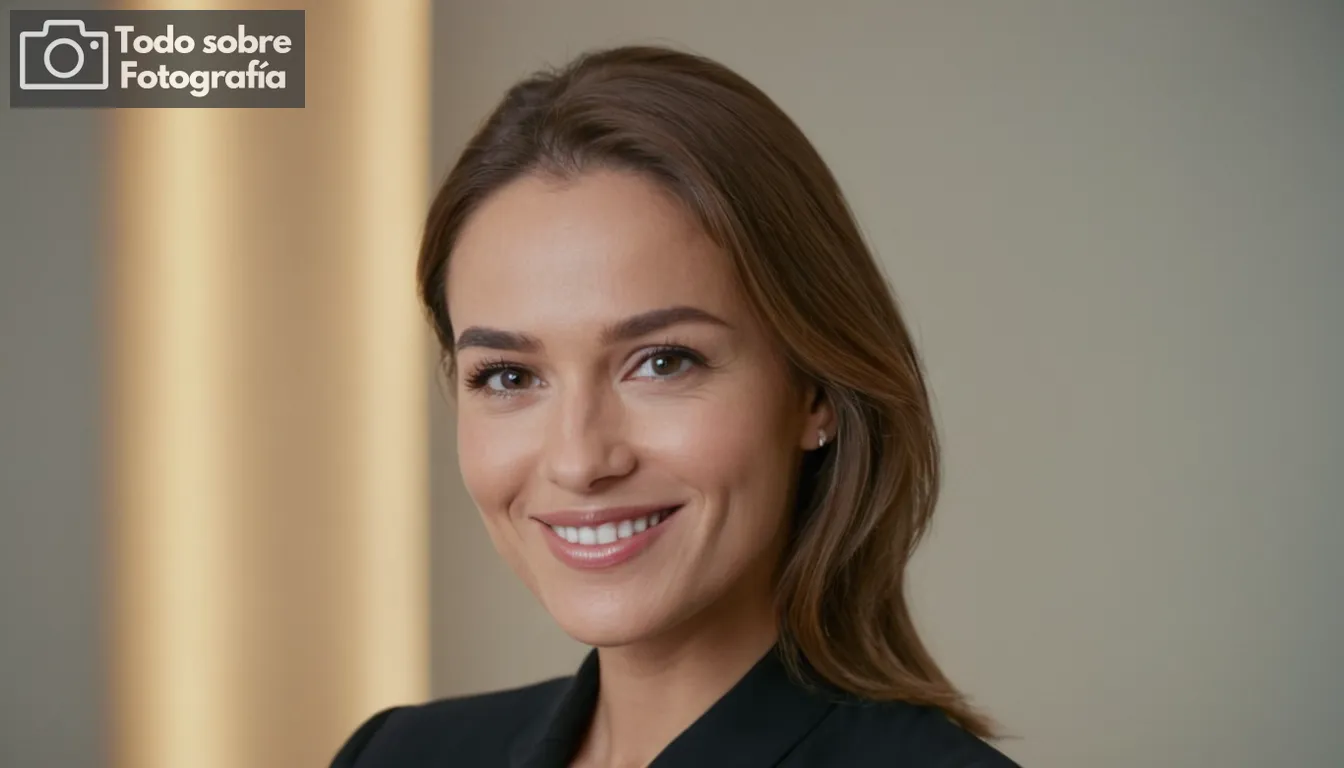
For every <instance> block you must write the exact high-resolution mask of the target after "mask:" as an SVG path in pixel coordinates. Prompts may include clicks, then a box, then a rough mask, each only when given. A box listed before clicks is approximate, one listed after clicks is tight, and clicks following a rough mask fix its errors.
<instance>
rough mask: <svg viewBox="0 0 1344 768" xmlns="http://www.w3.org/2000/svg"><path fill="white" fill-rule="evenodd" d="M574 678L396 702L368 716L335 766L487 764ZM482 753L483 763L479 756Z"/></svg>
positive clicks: (397, 767) (399, 767) (415, 767)
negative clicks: (399, 704)
mask: <svg viewBox="0 0 1344 768" xmlns="http://www.w3.org/2000/svg"><path fill="white" fill-rule="evenodd" d="M569 681H570V678H567V677H562V678H555V679H553V680H547V681H546V682H543V683H537V684H535V685H529V686H526V687H522V688H513V689H509V690H505V691H496V692H493V693H485V694H480V695H476V696H463V697H458V698H451V699H440V700H437V701H432V702H429V703H427V704H420V705H416V706H405V707H393V708H391V709H386V710H383V711H382V712H379V713H378V714H376V715H374V716H372V717H370V718H369V719H368V720H366V721H365V722H364V723H363V724H362V725H361V726H360V727H359V728H358V729H356V730H355V732H354V733H353V734H351V736H350V737H349V738H348V739H347V740H346V741H345V743H344V744H343V745H342V746H341V749H340V751H339V752H338V753H337V754H336V758H335V760H334V761H333V762H332V764H331V768H422V766H423V767H424V768H428V767H429V766H440V765H486V764H488V763H489V762H490V760H489V759H487V756H489V757H490V758H493V759H494V760H498V756H499V755H501V754H503V753H505V752H507V751H508V749H509V747H510V746H511V745H512V743H513V741H514V739H515V738H516V737H517V735H518V733H519V731H520V730H521V729H522V728H523V726H524V725H525V724H527V723H528V722H531V721H533V720H535V719H536V718H537V717H538V716H541V715H542V714H543V713H544V712H545V710H546V709H547V708H548V707H549V706H551V705H552V704H553V703H554V702H555V701H556V700H557V699H558V698H559V697H560V696H561V695H562V693H563V692H564V690H565V689H566V687H567V686H568V684H569ZM476 758H479V759H480V760H481V761H483V762H477V761H475V759H476Z"/></svg>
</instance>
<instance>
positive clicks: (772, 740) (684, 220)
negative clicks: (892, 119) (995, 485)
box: [335, 48, 1011, 768]
mask: <svg viewBox="0 0 1344 768" xmlns="http://www.w3.org/2000/svg"><path fill="white" fill-rule="evenodd" d="M419 278H420V285H421V290H422V299H423V301H424V303H425V305H426V307H427V309H428V312H429V315H430V318H431V320H432V322H433V324H434V327H435V330H436V332H437V334H438V337H439V340H440V342H441V343H442V346H443V349H444V352H445V362H446V363H447V366H446V370H447V371H448V373H449V375H450V376H451V377H452V380H453V382H454V386H455V389H456V400H457V413H458V419H457V423H458V442H459V455H460V456H461V470H462V476H463V478H464V480H465V482H466V486H467V489H468V491H469V492H470V494H471V496H472V498H473V500H474V501H475V503H476V505H477V507H478V508H479V510H480V513H481V516H482V519H483V521H484V523H485V526H486V529H487V530H488V532H489V534H490V537H491V539H492V541H493V543H494V545H495V547H496V548H497V549H498V551H499V553H500V554H501V556H503V557H504V558H505V559H506V560H507V561H508V563H509V564H510V565H511V566H512V567H513V569H514V570H515V571H516V572H517V573H518V575H519V576H520V577H521V578H522V580H523V581H524V582H525V583H526V584H527V586H528V587H529V588H530V589H531V590H532V592H533V593H535V594H536V596H537V598H538V599H539V600H540V602H541V603H542V605H544V606H545V608H546V610H547V611H548V612H549V613H550V614H551V616H553V617H554V619H555V620H556V622H558V623H559V625H560V626H561V627H562V628H563V629H564V630H565V631H566V632H567V633H569V634H570V635H572V636H573V637H575V638H577V639H578V640H580V641H582V642H584V643H587V644H589V645H591V646H593V647H594V651H593V652H592V653H591V654H590V655H589V657H588V659H587V661H586V662H585V663H584V664H583V666H582V667H581V668H580V670H579V671H578V673H577V674H576V675H575V676H574V677H572V678H565V679H562V680H555V681H550V682H547V683H541V684H538V685H535V686H532V687H529V688H523V689H519V690H515V691H509V692H505V693H498V694H492V695H487V696H479V697H469V698H462V699H452V700H445V701H440V702H435V703H432V704H427V705H421V706H413V707H412V706H408V707H403V708H398V709H394V710H390V711H387V712H383V713H380V714H379V715H377V716H375V717H373V718H371V719H370V720H369V721H368V722H367V723H366V724H365V725H364V726H363V727H361V728H360V729H359V731H358V732H357V733H356V734H354V735H353V736H352V737H351V738H350V739H349V741H348V742H347V743H346V744H345V746H344V747H343V748H342V750H341V751H340V754H339V755H338V756H337V758H336V761H335V765H336V766H341V767H349V766H358V767H359V768H418V767H420V766H426V767H427V766H431V765H436V766H438V765H472V766H478V765H479V766H486V765H490V766H494V765H513V766H601V767H607V766H643V765H654V766H658V768H666V767H670V766H689V765H695V766H698V767H703V766H718V765H722V766H734V767H735V768H736V767H739V766H774V765H778V766H831V765H835V766H841V765H843V766H867V765H873V766H877V765H881V766H890V765H909V766H925V765H930V766H931V765H938V766H971V765H975V766H1000V765H1011V763H1010V762H1009V761H1008V760H1007V758H1005V757H1003V756H1002V755H1001V754H999V753H998V752H997V751H996V750H994V749H993V748H992V747H990V746H988V744H987V743H986V742H984V741H982V740H981V737H989V736H991V735H992V734H991V726H990V724H989V722H988V720H987V719H986V718H985V717H984V716H982V715H981V714H979V713H977V712H975V711H973V710H972V709H971V708H970V707H969V706H968V704H967V703H966V701H965V699H964V697H963V695H962V694H961V693H960V692H959V691H958V690H957V689H956V688H955V687H953V685H952V684H951V683H950V682H949V681H948V680H947V679H946V678H945V677H944V675H943V674H942V673H941V672H940V671H939V669H938V667H937V665H936V664H935V663H934V661H933V659H932V658H931V657H930V655H929V653H928V652H927V651H926V649H925V647H924V646H923V644H922V643H921V642H920V639H919V637H918V635H917V634H916V632H915V629H914V627H913V624H912V621H911V617H910V614H909V611H908V610H907V607H906V602H905V595H904V585H905V576H904V573H905V566H906V562H907V560H908V558H909V556H910V554H911V553H912V551H913V549H914V547H915V545H916V543H917V542H918V540H919V538H920V536H921V534H922V532H923V531H924V529H925V527H926V525H927V524H928V521H929V517H930V515H931V514H932V511H933V507H934V502H935V499H936V496H937V487H938V446H937V440H936V437H935V434H934V429H933V419H932V416H931V413H930V408H929V402H928V397H927V394H926V391H925V386H924V382H923V376H922V373H921V371H920V366H919V362H918V355H917V354H916V351H915V350H914V348H913V346H912V344H911V341H910V337H909V334H908V333H907V332H906V329H905V326H904V324H903V322H902V319H901V316H900V314H899V311H898V310H897V307H896V305H895V303H894V301H893V299H892V296H891V293H890V291H889V289H888V287H887V285H886V283H885V281H884V280H883V278H882V275H881V273H880V271H879V270H878V268H877V266H876V265H875V263H874V261H873V259H872V256H871V255H870V253H869V251H868V249H867V247H866V246H865V244H864V242H863V240H862V238H861V237H860V235H859V231H858V228H857V226H856V224H855V222H854V221H853V219H852V217H851V215H850V213H849V211H848V209H847V207H846V205H845V202H844V199H843V197H842V195H841V193H840V190H839V189H838V187H837V185H836V182H835V180H834V178H833V177H832V176H831V174H830V172H829V171H828V169H827V168H826V166H825V164H824V163H823V162H822V160H821V159H820V157H819V156H818V154H817V152H816V151H815V150H814V149H813V147H812V146H811V145H810V144H809V143H808V141H807V139H806V138H805V137H804V136H803V135H802V133H801V132H800V131H799V130H798V128H797V127H796V126H795V125H794V124H793V123H792V122H791V121H790V120H789V118H788V117H787V116H785V115H784V114H783V113H782V112H781V111H780V110H779V108H778V107H776V106H775V105H774V104H773V103H772V102H771V101H770V100H769V99H768V98H767V97H766V96H765V95H764V94H762V93H761V92H760V91H759V90H757V89H756V88H754V87H753V86H752V85H750V84H749V83H748V82H746V81H745V80H743V79H742V78H741V77H739V76H737V75H735V74H734V73H732V72H730V71H729V70H727V69H725V68H724V67H722V66H720V65H718V64H716V63H714V62H711V61H708V60H706V59H703V58H700V57H696V56H691V55H687V54H683V53H679V52H674V51H670V50H665V49H658V48H621V49H614V50H608V51H602V52H597V53H593V54H590V55H587V56H584V57H582V58H580V59H579V60H577V61H575V62H574V63H572V64H570V65H569V66H568V67H566V68H564V69H562V70H560V71H556V72H547V73H542V74H539V75H537V76H535V77H533V78H531V79H528V80H526V81H524V82H522V83H519V84H518V85H516V86H515V87H514V88H512V89H511V90H510V91H509V92H508V94H507V95H506V96H505V98H504V100H503V102H502V103H501V104H500V105H499V107H498V108H497V109H496V111H495V112H494V114H493V115H492V116H491V118H490V120H489V121H488V122H487V123H486V125H485V126H484V127H483V128H482V129H481V130H480V132H479V133H478V134H477V135H476V136H475V137H474V138H473V139H472V141H471V142H470V144H469V145H468V147H467V148H466V150H465V151H464V152H463V154H462V156H461V158H460V160H459V161H458V163H457V165H456V167H455V168H454V169H453V171H452V173H451V174H450V176H449V177H448V179H447V181H446V182H445V183H444V186H443V188H442V189H441V190H440V192H439V194H438V196H437V198H436V200H435V201H434V204H433V206H432V209H431V211H430V213H429V218H428V223H427V226H426V231H425V237H424V240H423V246H422V251H421V255H420V268H419Z"/></svg>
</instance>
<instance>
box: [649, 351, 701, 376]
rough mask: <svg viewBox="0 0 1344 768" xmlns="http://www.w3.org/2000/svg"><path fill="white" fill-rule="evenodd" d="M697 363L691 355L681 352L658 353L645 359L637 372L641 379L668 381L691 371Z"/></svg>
mask: <svg viewBox="0 0 1344 768" xmlns="http://www.w3.org/2000/svg"><path fill="white" fill-rule="evenodd" d="M693 365H695V361H694V360H692V359H691V358H690V356H689V355H686V354H682V353H680V352H673V351H665V352H656V353H654V354H652V355H649V357H647V358H645V360H644V362H643V363H642V364H640V366H639V369H638V370H636V371H635V377H636V378H640V379H668V378H671V377H673V376H676V375H678V374H681V373H685V372H686V371H688V370H690V369H691V366H693Z"/></svg>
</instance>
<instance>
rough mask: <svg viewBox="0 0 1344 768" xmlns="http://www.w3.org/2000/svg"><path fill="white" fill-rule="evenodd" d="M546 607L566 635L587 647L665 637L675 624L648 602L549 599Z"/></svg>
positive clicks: (617, 598)
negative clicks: (669, 628) (663, 634)
mask: <svg viewBox="0 0 1344 768" xmlns="http://www.w3.org/2000/svg"><path fill="white" fill-rule="evenodd" d="M543 605H544V606H545V608H546V610H547V611H549V612H550V614H551V618H553V619H554V620H555V622H556V623H557V624H559V625H560V629H562V630H563V631H564V632H565V634H567V635H569V636H570V637H572V638H574V639H575V640H577V641H578V642H580V643H583V644H584V645H591V646H593V647H597V648H611V647H616V646H623V645H632V644H635V643H638V642H640V641H642V640H646V639H648V638H651V637H656V636H658V635H659V634H662V632H663V631H665V630H666V629H667V628H668V626H670V625H671V624H672V621H671V620H670V617H669V616H668V615H666V613H665V612H663V611H660V610H658V609H657V608H656V607H655V606H651V605H649V603H648V601H637V600H630V599H625V598H624V597H622V596H618V595H612V594H611V593H609V592H608V593H605V594H591V593H590V594H586V595H584V594H567V595H564V596H563V597H561V596H548V597H547V598H545V599H543Z"/></svg>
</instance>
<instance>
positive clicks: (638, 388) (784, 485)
mask: <svg viewBox="0 0 1344 768" xmlns="http://www.w3.org/2000/svg"><path fill="white" fill-rule="evenodd" d="M447 291H448V306H449V307H450V315H451V320H452V324H453V328H454V330H455V333H456V334H458V336H457V339H458V342H459V348H458V350H457V376H456V379H457V381H456V388H457V401H458V406H457V409H458V411H457V413H458V419H457V423H458V447H459V456H460V457H461V458H460V461H461V471H462V475H463V479H464V481H465V484H466V487H467V490H468V492H469V493H470V494H471V496H472V498H473V500H474V501H475V503H476V504H477V507H478V508H479V510H480V513H481V516H482V519H483V521H484V523H485V526H486V529H487V531H488V532H489V535H490V537H491V540H492V541H493V543H494V545H495V547H496V548H497V549H498V551H499V552H500V554H501V555H502V556H503V557H504V558H505V559H506V561H507V562H508V563H509V564H510V565H511V566H512V568H513V569H514V570H515V571H516V572H517V573H518V575H519V576H520V577H521V578H522V579H523V581H524V582H525V583H526V584H527V586H528V587H529V588H530V589H531V590H532V592H533V593H534V594H535V595H536V596H537V598H538V599H539V600H540V601H541V603H542V604H543V605H544V606H545V608H546V610H547V611H548V612H549V613H550V614H551V615H552V616H553V617H554V618H555V620H556V621H557V622H558V623H559V624H560V625H561V627H562V628H563V629H564V630H565V631H566V632H568V633H569V634H570V635H572V636H573V637H575V638H576V639H578V640H579V641H581V642H584V643H587V644H590V645H594V646H598V647H599V648H600V649H601V650H600V653H601V662H602V672H601V675H602V678H601V686H602V687H601V693H600V695H599V704H598V710H597V713H596V715H595V718H594V724H593V727H592V732H591V733H590V735H589V740H588V742H587V743H586V744H585V747H584V750H583V752H582V753H581V755H580V758H579V760H578V762H577V763H576V764H583V765H603V766H609V765H627V764H630V765H639V764H642V762H641V761H643V762H647V760H649V759H651V758H652V757H653V756H654V755H656V753H657V751H658V750H659V749H661V748H662V746H664V745H665V744H666V743H668V742H669V741H671V739H672V738H674V737H675V735H676V734H677V733H678V732H680V730H682V729H684V728H685V727H686V726H688V725H689V724H690V723H691V722H693V721H694V719H695V718H696V717H698V716H699V714H701V713H703V711H704V710H705V709H707V708H708V706H709V705H710V704H712V703H713V701H714V700H716V699H717V698H718V696H720V695H722V693H724V692H725V691H726V690H727V689H728V688H729V687H731V685H732V684H733V683H734V682H735V681H736V680H737V678H738V677H739V676H740V675H741V674H742V673H744V672H745V671H746V669H747V668H748V667H749V666H750V665H751V663H752V662H754V660H755V659H756V658H758V657H759V656H760V654H761V653H763V652H764V651H765V649H766V648H768V647H769V645H770V644H771V643H772V642H773V641H774V639H775V626H774V616H773V610H772V590H771V575H772V573H773V571H774V568H775V566H776V565H777V563H778V559H779V556H780V552H781V550H782V547H783V542H784V538H785V535H786V531H785V521H786V519H787V513H788V510H789V507H790V495H791V493H792V486H793V478H794V475H795V473H796V468H797V466H798V463H799V460H800V458H801V453H802V452H803V451H805V450H811V449H815V448H816V447H817V441H818V430H821V429H828V428H829V426H830V413H829V411H828V409H827V408H826V406H825V405H824V403H823V404H820V405H818V404H817V398H816V396H815V391H814V390H813V389H811V388H809V387H804V386H800V385H799V384H798V383H797V382H796V381H795V380H794V378H793V377H792V376H791V375H790V373H789V369H788V367H787V366H786V363H785V361H784V359H783V357H782V355H781V354H780V352H779V350H778V349H777V347H776V345H775V344H774V342H773V340H772V338H771V336H770V335H769V334H768V333H767V332H766V330H765V329H763V328H762V327H760V324H759V323H758V322H757V321H756V320H755V318H754V316H753V313H752V312H751V307H750V305H749V304H748V302H747V300H746V298H745V296H744V295H743V294H742V293H741V291H740V289H739V288H738V287H737V285H736V282H735V280H734V277H733V272H732V267H731V262H730V261H729V258H728V256H727V255H726V254H725V253H723V252H722V251H721V250H720V249H719V248H718V247H717V246H715V245H714V244H713V243H712V242H711V241H710V240H709V239H708V238H707V237H706V236H705V235H704V234H703V233H702V232H701V231H700V230H699V228H698V227H697V226H696V224H695V222H694V220H693V219H692V218H691V217H690V216H689V215H688V214H687V213H686V212H685V211H684V210H683V209H682V208H681V207H680V206H679V205H678V204H677V203H676V201H675V200H673V199H672V198H671V197H669V196H668V195H666V194H664V193H663V192H662V191H661V190H660V189H659V188H658V187H656V186H655V185H654V184H652V183H650V182H648V181H646V180H644V179H643V178H641V177H639V176H636V175H633V174H629V173H623V172H616V171H599V172H593V173H587V174H584V175H581V176H578V177H577V178H573V179H569V180H566V181H563V182H561V181H557V180H555V179H551V178H543V177H538V176H528V177H524V178H523V179H520V180H518V181H515V182H513V183H512V184H510V185H509V186H507V187H505V188H503V189H502V190H500V191H498V192H497V193H495V194H494V195H492V196H491V197H490V198H489V199H487V200H486V201H485V203H484V204H483V205H482V206H481V208H480V209H479V210H478V211H477V212H476V213H475V214H473V216H472V218H471V220H470V221H469V222H468V223H467V225H466V227H465V228H464V230H463V232H462V234H461V237H460V238H459V240H458V242H457V245H456V247H455V248H454V251H453V254H452V257H451V262H450V267H449V273H448V280H447ZM670 307H691V308H694V309H697V310H700V311H702V312H704V313H708V314H709V315H712V316H713V317H715V318H717V319H718V321H719V322H712V321H703V320H694V319H691V320H683V321H682V322H677V323H675V324H672V325H668V326H667V327H663V328H658V329H655V330H648V329H646V332H644V333H642V334H640V335H638V336H634V337H630V338H622V339H612V338H609V337H608V336H609V334H608V333H607V331H608V330H609V329H611V328H612V327H614V326H616V325H617V324H618V323H620V322H621V321H622V320H625V319H627V318H630V317H633V316H638V315H641V314H643V313H648V312H650V311H652V310H661V309H666V308H670ZM479 329H492V330H498V331H506V332H508V333H510V334H513V335H515V336H517V335H526V336H527V337H529V341H530V342H531V346H530V347H528V348H524V349H500V348H492V347H498V346H500V344H499V342H500V341H501V339H500V338H499V337H498V335H497V334H488V333H487V334H480V333H478V332H476V331H478V330H479ZM471 336H474V337H476V339H477V340H480V341H483V342H484V343H485V344H487V345H488V346H479V345H476V344H471V345H465V344H463V342H465V341H467V340H468V337H471ZM666 347H678V348H680V347H684V348H686V349H688V350H690V351H691V354H690V355H687V354H685V353H683V352H681V351H677V350H673V351H668V350H667V349H666ZM660 349H661V350H662V351H660ZM674 504H681V505H683V506H682V507H681V508H680V510H679V511H678V512H677V513H676V514H675V515H673V516H672V517H671V518H669V519H668V520H667V521H665V522H664V523H663V524H662V525H663V526H667V527H666V529H665V530H664V531H663V532H662V533H661V535H660V537H659V538H658V539H657V540H655V541H653V543H652V545H651V546H649V547H648V548H647V549H646V550H644V551H643V552H641V553H640V554H638V555H637V556H636V557H634V558H633V559H631V560H629V561H627V562H625V563H622V564H620V565H618V566H616V567H613V568H609V569H603V570H596V571H594V570H588V571H584V570H579V569H575V568H571V567H569V566H567V565H565V564H564V563H562V562H561V561H560V560H559V559H557V558H556V557H555V555H553V554H552V553H551V551H550V550H549V548H548V547H547V546H546V541H545V538H544V537H546V536H549V535H550V533H549V531H548V529H547V528H546V527H545V526H544V525H543V524H541V523H540V522H538V521H537V520H535V519H534V517H533V516H534V515H538V514H544V513H547V512H554V511H557V510H574V509H581V510H588V509H599V508H606V507H619V506H632V505H633V506H642V505H660V506H663V505H674ZM655 702H656V706H654V703H655Z"/></svg>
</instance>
